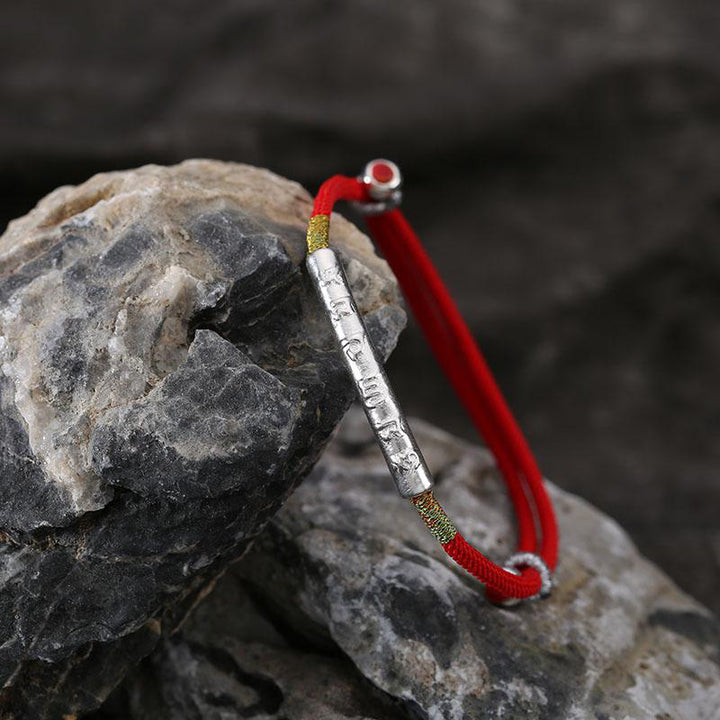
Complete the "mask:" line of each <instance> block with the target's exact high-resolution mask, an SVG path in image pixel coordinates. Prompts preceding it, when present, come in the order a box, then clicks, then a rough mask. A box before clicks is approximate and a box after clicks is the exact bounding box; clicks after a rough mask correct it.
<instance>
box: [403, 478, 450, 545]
mask: <svg viewBox="0 0 720 720" xmlns="http://www.w3.org/2000/svg"><path fill="white" fill-rule="evenodd" d="M410 502H411V503H412V504H413V505H414V506H415V509H416V510H417V511H418V515H420V517H421V518H422V521H423V522H424V523H425V525H427V528H428V530H429V531H430V532H431V533H432V534H433V535H434V536H435V537H436V538H437V539H438V541H439V542H440V544H441V545H445V543H449V542H450V541H451V540H452V539H453V538H454V537H455V535H457V528H456V527H455V526H454V525H453V524H452V522H450V518H449V517H448V516H447V515H446V514H445V511H444V510H443V509H442V506H441V505H440V503H439V502H438V501H437V500H436V499H435V496H434V495H433V494H432V490H428V491H427V492H424V493H422V495H416V496H415V497H414V498H410Z"/></svg>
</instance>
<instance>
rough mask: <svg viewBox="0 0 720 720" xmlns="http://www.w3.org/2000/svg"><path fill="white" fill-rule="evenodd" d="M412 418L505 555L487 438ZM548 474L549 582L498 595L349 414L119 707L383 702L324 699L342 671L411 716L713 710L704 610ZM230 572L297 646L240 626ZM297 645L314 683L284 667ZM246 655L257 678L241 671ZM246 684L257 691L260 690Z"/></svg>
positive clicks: (715, 670)
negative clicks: (148, 677) (439, 534)
mask: <svg viewBox="0 0 720 720" xmlns="http://www.w3.org/2000/svg"><path fill="white" fill-rule="evenodd" d="M414 426H415V429H416V432H417V435H418V438H419V440H420V442H421V445H422V446H423V448H425V449H426V451H427V455H428V460H429V463H430V465H431V467H432V468H433V470H434V471H435V473H436V476H437V477H438V479H439V490H438V492H439V495H440V496H441V497H442V498H443V500H444V501H445V503H446V506H447V507H448V509H449V511H450V512H451V514H452V516H453V517H454V518H455V519H456V520H457V521H458V523H459V525H460V526H461V527H462V529H463V530H464V531H465V532H466V533H467V535H468V537H469V538H471V539H472V540H473V541H475V542H476V543H478V544H479V545H480V546H481V547H483V548H485V549H487V551H488V552H489V554H490V555H491V556H493V557H495V558H497V559H502V558H503V557H505V556H506V555H507V554H508V552H509V551H510V545H511V542H512V530H511V526H510V512H509V508H508V503H507V500H506V497H505V494H504V492H503V488H502V486H501V482H500V481H499V479H498V477H497V476H496V473H495V470H494V468H493V465H492V463H491V462H490V459H489V457H488V455H487V453H486V452H485V451H484V450H481V449H478V448H477V447H473V446H469V445H467V444H465V443H463V442H462V441H460V440H458V439H456V438H454V437H452V436H450V435H448V434H445V433H444V432H441V431H439V430H437V429H435V428H433V427H431V426H429V425H427V424H424V423H420V422H416V423H414ZM551 490H552V495H553V499H554V501H555V504H556V507H557V510H558V514H559V521H560V528H561V531H562V540H563V544H562V559H561V563H560V566H559V571H558V574H557V582H558V586H557V589H556V590H555V592H554V594H553V596H552V598H551V599H550V600H547V601H544V602H541V603H535V604H529V605H524V606H521V607H519V608H516V609H512V610H503V609H498V608H496V607H494V606H491V605H489V604H487V603H486V602H485V601H484V599H483V596H482V593H481V591H480V589H479V587H478V585H477V584H476V583H475V582H474V581H473V580H472V579H471V578H469V577H468V576H466V575H465V574H463V573H462V572H461V571H460V570H459V569H457V568H456V567H455V566H454V565H453V564H452V563H451V562H450V561H449V560H447V558H446V557H445V555H444V554H443V552H442V550H441V549H440V548H439V547H438V546H437V544H436V543H435V541H434V540H433V539H432V538H431V537H430V536H429V534H427V532H426V531H425V530H424V527H423V526H422V525H421V523H420V521H419V520H418V518H417V517H416V515H415V513H414V510H413V509H412V508H411V507H410V505H409V504H408V503H404V502H402V501H401V500H400V499H399V498H398V497H397V496H396V494H395V491H394V489H393V487H392V483H391V482H390V479H389V477H388V474H387V471H386V469H385V466H384V461H383V459H382V457H381V456H380V454H379V452H378V451H377V449H376V446H375V445H374V443H373V442H372V441H371V439H370V438H369V436H368V433H367V430H366V428H365V426H364V421H363V419H362V418H361V419H360V420H358V418H357V417H356V416H353V415H350V416H348V419H347V420H346V421H345V423H344V425H343V428H342V431H341V433H340V434H339V435H338V436H337V438H336V439H335V440H334V441H333V443H332V445H331V446H330V447H329V448H328V451H327V452H326V454H325V455H324V456H323V458H322V460H321V461H320V462H319V463H318V465H317V466H316V467H315V469H314V470H313V472H312V474H311V475H310V477H309V478H308V479H307V480H306V481H305V482H304V483H303V485H302V486H301V487H300V488H299V489H298V490H297V492H296V493H295V494H294V495H293V496H292V498H291V499H290V500H289V501H288V503H287V504H286V505H285V507H284V508H283V509H282V510H281V512H280V513H278V515H277V516H276V517H275V518H274V519H273V520H272V521H271V523H270V524H269V526H268V527H267V528H266V530H265V531H264V532H263V534H262V535H261V536H260V537H259V538H258V539H257V540H256V542H255V544H254V545H253V547H252V549H251V550H250V552H249V553H248V554H247V555H246V556H245V558H244V559H243V560H241V561H240V562H239V563H238V565H237V566H235V567H234V568H233V569H232V570H231V576H230V577H228V578H226V579H225V580H223V581H222V584H221V586H220V587H221V589H219V590H218V593H219V596H218V598H215V597H213V596H211V597H210V598H209V600H208V604H207V605H204V606H202V607H201V613H202V615H201V617H200V619H199V620H198V619H196V620H193V621H192V622H191V624H190V625H189V628H188V629H187V630H185V631H184V633H182V634H181V635H180V636H179V637H177V638H175V639H174V640H172V641H168V642H166V643H164V644H163V647H162V650H161V651H160V652H159V653H157V654H155V655H154V656H153V662H152V668H153V672H154V673H155V674H156V677H158V678H160V682H159V687H160V696H161V697H160V698H159V700H158V697H157V696H156V697H155V701H156V702H159V704H158V705H151V704H149V703H150V695H149V694H148V691H147V690H145V692H143V689H142V687H140V686H139V685H138V684H137V682H136V683H135V684H134V685H132V684H131V687H130V689H129V690H128V692H129V694H130V696H131V697H132V698H133V702H134V707H135V711H134V713H135V714H133V715H132V717H134V718H138V719H140V718H141V719H143V720H144V718H146V717H149V716H148V715H147V714H143V712H147V708H148V707H153V708H155V711H156V712H157V714H156V715H152V717H158V718H163V719H164V718H171V719H172V720H175V719H176V718H177V719H178V720H179V718H191V717H198V718H199V717H203V718H226V719H227V720H231V719H235V718H241V717H254V718H296V717H298V718H300V717H303V718H304V717H310V716H312V713H311V712H310V711H309V710H308V708H312V711H313V712H317V717H326V716H327V717H347V716H352V717H356V716H360V717H392V715H389V714H387V715H383V714H382V710H381V707H380V706H378V705H377V704H375V705H368V706H366V709H365V710H364V711H361V710H360V709H358V706H357V705H356V704H355V702H354V701H351V700H348V704H347V706H346V707H345V708H344V709H343V710H340V711H337V710H336V711H335V712H336V714H335V715H333V714H329V715H324V714H323V713H326V712H328V711H327V710H326V708H327V702H328V701H327V689H328V688H327V687H326V683H331V684H333V686H334V687H336V688H337V691H338V693H339V694H340V696H342V697H346V696H347V693H348V683H349V684H350V685H351V686H352V685H354V686H355V687H356V688H358V689H359V688H362V687H364V686H366V683H367V681H370V683H371V684H372V685H373V686H374V687H375V688H376V689H377V690H378V691H381V692H382V694H384V696H385V702H386V703H387V702H389V701H394V702H395V703H396V712H397V713H398V716H399V717H404V718H408V719H409V718H431V719H432V720H440V719H443V720H455V719H458V720H459V719H461V718H462V719H469V720H475V719H477V720H479V719H480V718H483V719H485V718H537V719H547V720H560V719H564V718H567V719H568V720H570V719H574V720H580V719H585V718H596V719H597V718H599V719H604V720H610V719H613V720H615V719H617V720H619V719H620V718H623V719H628V720H629V719H638V720H639V719H642V720H646V719H647V720H651V719H652V720H658V719H661V718H662V719H667V718H678V719H680V720H715V719H716V718H717V709H718V707H720V625H719V624H718V622H717V620H716V619H715V618H714V617H713V616H712V615H711V614H710V613H709V612H708V611H707V610H706V609H705V608H703V607H702V606H701V605H700V604H698V603H697V602H695V601H694V600H692V599H690V598H689V597H688V596H687V595H685V594H684V593H682V592H681V591H680V590H678V589H677V587H676V586H675V585H674V584H673V583H672V582H671V581H670V580H669V579H668V578H667V577H666V576H665V575H664V574H663V573H662V572H660V571H659V570H658V569H657V568H656V567H655V566H654V565H652V564H651V563H649V562H648V561H647V560H645V559H644V558H642V557H641V556H640V555H639V553H638V552H637V550H636V549H635V547H634V546H633V544H632V543H631V541H630V540H629V538H628V536H627V535H626V534H625V533H624V532H623V531H622V530H621V529H620V527H619V526H618V525H617V524H616V523H615V522H614V521H613V520H611V519H609V518H608V517H607V516H605V515H603V514H601V513H599V512H598V511H597V510H594V509H593V508H592V507H591V506H589V505H588V504H587V503H586V502H584V501H583V500H581V499H579V498H577V497H575V496H573V495H570V494H568V493H565V492H563V491H561V490H560V489H558V488H556V487H555V486H551ZM238 578H241V579H242V582H243V583H245V584H246V586H247V587H249V588H250V592H251V594H252V596H253V597H254V598H255V599H256V602H257V603H258V607H260V608H261V610H262V612H263V614H264V615H265V617H266V618H269V619H270V620H271V621H272V622H273V623H274V624H275V627H276V628H280V629H281V631H282V633H283V637H284V638H285V641H284V642H285V643H289V644H290V645H292V646H293V647H294V655H293V654H292V653H291V651H290V650H287V649H283V650H282V651H280V650H278V649H276V647H277V645H278V643H277V642H276V639H273V637H272V636H268V635H267V633H265V631H262V632H263V633H265V634H264V636H263V637H259V636H258V633H259V632H261V631H260V630H259V629H258V628H260V627H261V626H260V625H259V623H258V622H253V624H252V625H251V626H250V627H242V623H243V617H245V612H246V611H245V609H244V607H243V604H242V603H241V602H240V601H237V600H236V603H237V605H236V609H235V610H234V609H233V603H232V602H230V603H228V602H227V599H226V598H227V597H228V593H229V592H235V593H236V594H235V595H234V597H239V596H238V595H237V591H236V590H235V591H233V588H235V587H236V585H237V582H238ZM250 617H251V615H250ZM274 632H276V631H274ZM283 648H284V644H283ZM221 649H222V650H223V651H224V653H225V654H224V655H222V658H224V659H221V655H220V654H219V650H221ZM338 651H340V653H341V655H340V657H338V655H337V653H338ZM228 653H229V654H230V655H231V656H232V658H233V661H232V662H231V661H230V659H229V656H228ZM288 654H289V656H291V657H292V658H293V659H292V661H288V663H287V664H283V662H281V661H280V658H286V657H288ZM322 655H324V657H323V658H321V657H320V656H322ZM213 658H214V659H213ZM343 658H344V659H349V660H350V661H351V662H352V664H353V665H354V666H355V668H356V672H355V676H354V679H352V677H351V675H352V674H351V673H349V672H348V671H347V664H343V663H344V659H343ZM313 663H314V664H315V666H316V667H317V675H316V681H315V682H311V681H310V680H309V679H308V680H307V681H301V682H297V679H298V677H301V678H306V677H308V676H307V675H306V674H305V672H306V671H307V667H308V665H311V664H313ZM328 664H331V665H332V667H333V668H334V670H333V672H328ZM299 666H300V667H301V668H302V669H301V670H299V669H298V667H299ZM252 667H255V670H256V672H257V673H258V675H259V676H260V677H262V679H263V685H262V687H263V688H264V689H263V690H261V689H260V688H259V686H258V682H259V681H258V679H257V677H256V678H255V682H256V684H255V685H254V686H253V685H252V682H251V681H250V680H249V679H248V674H251V673H252ZM238 668H239V669H240V671H238ZM341 668H344V670H342V672H341V671H340V669H341ZM239 672H240V674H239ZM249 687H254V688H255V690H254V693H251V694H250V696H248V693H249ZM316 693H317V695H316ZM330 694H331V695H332V693H330ZM259 697H264V698H266V699H267V698H271V697H272V698H274V700H273V702H272V703H270V702H269V701H267V702H266V703H265V704H264V705H263V706H262V707H260V703H261V701H260V700H259V699H258V698H259ZM370 697H371V698H372V699H373V701H374V702H375V703H377V702H379V699H378V698H379V696H378V695H377V694H376V695H374V696H370ZM323 703H325V704H323ZM221 705H222V712H221V711H220V710H218V707H219V706H221ZM300 707H301V708H302V709H297V710H291V709H290V708H300ZM158 708H163V712H164V713H165V714H162V713H161V712H160V711H159V710H158ZM251 708H252V710H251ZM143 709H144V710H143ZM308 712H310V714H309V715H308V714H307V713H308ZM109 717H113V716H112V715H110V716H109ZM116 717H126V716H125V715H122V714H121V715H119V716H116Z"/></svg>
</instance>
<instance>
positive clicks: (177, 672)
mask: <svg viewBox="0 0 720 720" xmlns="http://www.w3.org/2000/svg"><path fill="white" fill-rule="evenodd" d="M276 621H277V618H274V617H272V613H268V609H267V605H266V603H264V602H262V601H260V602H258V601H256V600H253V599H252V598H251V597H250V595H249V594H248V592H247V589H246V588H245V587H244V585H243V583H242V581H241V580H240V578H239V577H238V576H237V574H236V573H228V574H227V575H225V576H224V577H223V578H222V579H220V580H219V582H218V584H217V587H216V588H215V589H214V590H213V591H212V593H211V595H210V596H209V597H208V599H207V600H206V601H204V602H203V603H201V604H200V605H199V606H198V608H197V609H196V611H195V612H194V613H193V614H192V615H191V616H190V618H189V620H188V621H187V623H186V624H185V625H184V626H183V628H182V630H181V631H180V632H178V633H177V634H176V635H175V636H173V637H172V638H168V639H166V640H165V641H163V642H162V643H161V644H160V645H159V647H158V649H157V651H156V652H154V653H153V654H152V655H151V656H150V657H149V658H148V659H147V660H145V661H144V662H143V663H142V664H141V665H140V666H139V667H138V669H137V670H136V671H135V672H133V673H132V674H131V675H130V676H128V678H127V679H126V680H125V682H124V683H123V685H122V686H121V687H120V688H119V690H118V691H116V693H115V694H114V695H113V696H112V697H111V699H110V700H109V701H108V703H107V704H106V705H105V706H103V708H102V710H101V712H100V713H98V714H97V715H93V716H92V717H93V720H100V718H116V719H118V720H119V718H123V720H128V718H133V720H186V719H187V718H194V717H198V718H204V719H208V720H209V719H211V718H217V719H218V720H219V719H220V718H223V719H224V720H229V719H230V718H248V717H251V718H256V719H257V720H261V719H265V718H279V717H284V718H292V719H293V720H338V719H340V718H348V719H349V718H353V719H360V718H378V719H379V718H383V719H384V720H393V719H394V718H397V719H398V720H401V719H402V718H404V717H405V714H404V713H403V712H402V711H401V710H400V709H399V708H397V707H396V706H395V703H393V701H392V699H391V698H388V697H387V696H386V695H385V694H384V693H382V692H380V691H378V690H377V689H376V688H373V686H372V685H371V684H370V683H369V682H367V681H365V680H364V679H363V678H362V677H361V676H360V675H359V674H358V672H357V670H356V668H355V667H354V665H353V664H352V663H351V662H350V660H348V659H347V658H345V657H343V656H342V655H341V654H339V653H338V652H337V649H336V648H333V647H332V646H328V647H326V648H314V649H302V648H301V647H298V642H297V640H296V639H295V638H292V637H286V635H285V634H284V631H286V630H287V628H285V627H283V626H282V624H280V630H279V629H278V627H277V626H276V624H275V623H276Z"/></svg>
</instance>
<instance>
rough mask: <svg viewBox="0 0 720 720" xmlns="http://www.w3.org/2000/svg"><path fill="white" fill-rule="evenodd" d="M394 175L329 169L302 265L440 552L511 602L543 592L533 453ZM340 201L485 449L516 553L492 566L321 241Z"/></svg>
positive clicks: (381, 164) (548, 569) (554, 542)
mask: <svg viewBox="0 0 720 720" xmlns="http://www.w3.org/2000/svg"><path fill="white" fill-rule="evenodd" d="M400 184H401V176H400V172H399V170H398V168H397V166H396V165H395V164H394V163H392V162H390V161H388V160H373V161H372V162H370V163H368V165H367V167H366V168H365V172H364V174H363V175H362V176H361V177H358V178H351V177H345V176H343V175H334V176H333V177H331V178H329V179H328V180H326V181H325V182H324V183H323V184H322V185H321V187H320V190H319V191H318V194H317V197H316V198H315V204H314V207H313V213H312V216H311V218H310V222H309V224H308V233H307V245H308V257H307V265H308V269H309V271H310V275H311V276H312V278H313V280H314V282H315V285H316V288H317V290H318V294H319V296H320V299H321V301H322V303H323V305H324V306H325V308H326V310H327V312H328V314H329V317H330V321H331V324H332V326H333V330H334V331H335V334H336V336H337V339H338V342H339V345H340V350H341V352H342V355H343V358H344V360H345V364H346V366H347V368H348V370H349V372H350V374H351V376H352V378H353V380H354V381H355V384H356V387H357V391H358V396H359V399H360V402H361V403H362V405H363V407H364V409H365V412H366V414H367V417H368V420H369V421H370V425H371V426H372V428H373V431H374V432H375V436H376V437H377V440H378V443H379V445H380V447H381V449H382V451H383V454H384V455H385V459H386V460H387V463H388V467H389V469H390V472H391V474H392V476H393V479H394V480H395V483H396V485H397V487H398V490H399V492H400V494H401V495H402V496H403V497H407V498H408V499H409V500H410V502H412V503H413V505H414V506H415V509H416V510H417V512H418V513H419V515H420V517H421V518H422V520H423V522H424V523H425V525H426V526H427V527H428V529H429V530H430V532H431V533H432V534H433V535H434V536H435V537H436V538H437V539H438V541H439V542H440V543H441V545H442V547H443V549H444V550H445V552H447V554H448V555H449V556H450V557H451V558H453V560H455V562H457V563H458V564H459V565H460V566H462V567H463V568H465V570H467V571H468V572H469V573H471V574H472V575H474V576H475V577H476V578H477V579H478V580H480V582H481V583H483V584H484V585H485V587H486V592H487V596H488V598H489V599H490V600H491V601H493V602H496V603H503V604H511V603H512V602H513V601H516V600H520V599H535V598H539V597H544V596H546V595H549V593H550V590H551V587H552V572H553V571H554V569H555V566H556V564H557V556H558V542H559V541H558V529H557V523H556V520H555V513H554V511H553V507H552V503H551V501H550V498H549V496H548V494H547V491H546V489H545V485H544V483H543V479H542V476H541V474H540V471H539V470H538V467H537V463H536V462H535V458H534V457H533V455H532V452H531V451H530V448H529V447H528V444H527V442H526V440H525V438H524V436H523V434H522V432H521V430H520V428H519V427H518V425H517V423H516V421H515V419H514V418H513V416H512V413H511V412H510V409H509V408H508V406H507V403H506V402H505V400H504V398H503V396H502V393H501V392H500V390H499V388H498V386H497V384H496V383H495V380H494V379H493V377H492V374H491V372H490V370H489V368H488V366H487V363H486V362H485V359H484V358H483V356H482V354H481V353H480V350H479V349H478V347H477V345H476V344H475V341H474V340H473V337H472V335H471V333H470V331H469V330H468V328H467V325H466V324H465V322H464V321H463V319H462V317H461V315H460V313H459V311H458V309H457V307H456V306H455V303H454V302H453V300H452V298H451V297H450V295H449V293H448V291H447V288H446V287H445V285H444V283H443V282H442V280H441V278H440V276H439V275H438V273H437V271H436V269H435V267H434V266H433V264H432V262H431V260H430V258H429V257H428V255H427V253H426V252H425V250H424V249H423V247H422V245H421V243H420V241H419V239H418V237H417V236H416V235H415V233H414V232H413V230H412V228H411V227H410V225H409V223H408V222H407V220H406V219H405V217H404V216H403V215H402V213H401V212H400V211H399V210H398V209H397V205H398V204H399V202H400V199H401V191H400ZM340 200H349V201H352V202H354V203H356V205H357V207H358V208H359V209H360V210H361V211H362V212H364V213H365V214H366V215H367V223H368V226H369V229H370V232H371V234H372V236H373V237H374V239H375V241H376V242H377V244H378V245H379V247H380V249H381V251H382V253H383V255H384V256H385V258H386V260H387V261H388V263H389V264H390V267H391V268H392V270H393V272H394V273H395V275H396V276H397V278H398V281H399V282H400V286H401V288H402V290H403V294H404V295H405V298H406V300H407V302H408V304H409V305H410V307H411V309H412V311H413V313H414V314H415V316H416V318H417V320H418V322H419V324H420V326H421V327H422V329H423V332H424V333H425V336H426V338H427V340H428V342H429V344H430V346H431V348H432V350H433V353H434V354H435V357H436V358H437V360H438V362H439V364H440V366H441V367H442V369H443V371H444V372H445V374H446V375H447V377H448V379H449V380H450V383H451V384H452V386H453V388H454V390H455V392H456V393H457V395H458V397H459V398H460V400H461V401H462V403H463V405H464V407H465V409H466V411H467V412H468V414H469V415H470V417H471V419H472V421H473V423H474V425H475V427H476V428H477V430H478V432H479V433H480V435H481V436H482V437H483V438H484V440H485V442H486V443H487V445H488V447H489V448H490V450H491V452H492V453H493V455H494V457H495V459H496V461H497V464H498V468H499V469H500V472H501V474H502V476H503V478H504V479H505V483H506V485H507V488H508V493H509V495H510V499H511V501H512V504H513V507H514V509H515V514H516V516H517V521H518V540H517V542H518V549H517V552H516V553H515V554H514V555H513V556H511V557H510V558H508V559H507V560H506V561H505V562H504V563H503V564H502V565H498V564H496V563H494V562H492V561H491V560H489V559H488V558H487V557H485V556H484V555H483V554H482V553H481V552H480V551H478V550H477V549H475V548H474V547H473V546H472V545H470V544H469V543H468V542H467V541H466V540H465V538H463V536H462V535H461V534H460V533H459V532H458V531H457V529H456V528H455V526H454V525H453V524H452V522H451V521H450V519H449V518H448V516H447V514H446V513H445V511H444V510H443V508H442V506H441V505H440V503H439V502H438V501H437V499H436V498H435V496H434V494H433V491H432V487H433V481H432V477H431V475H430V472H429V470H428V469H427V466H426V464H425V460H424V459H423V456H422V453H421V452H420V449H419V448H418V446H417V443H416V442H415V439H414V438H413V435H412V432H411V430H410V428H409V426H408V424H407V421H406V420H405V417H404V415H403V413H402V410H401V409H400V406H399V405H398V403H397V400H396V399H395V396H394V394H393V392H392V389H391V388H390V385H389V382H388V379H387V376H386V374H385V371H384V369H383V367H382V364H381V363H380V362H379V360H378V358H377V354H376V352H375V349H374V348H373V346H372V343H371V341H370V339H369V337H368V335H367V332H366V330H365V327H364V325H363V322H362V319H361V317H360V314H359V312H358V310H357V307H356V306H355V303H354V301H353V297H352V292H351V290H350V287H349V285H348V282H347V279H346V278H345V274H344V272H343V269H342V266H341V264H340V262H339V260H338V258H337V256H336V255H335V253H334V252H333V251H332V250H331V249H330V247H329V228H330V214H331V213H332V210H333V207H334V205H335V203H336V202H338V201H340Z"/></svg>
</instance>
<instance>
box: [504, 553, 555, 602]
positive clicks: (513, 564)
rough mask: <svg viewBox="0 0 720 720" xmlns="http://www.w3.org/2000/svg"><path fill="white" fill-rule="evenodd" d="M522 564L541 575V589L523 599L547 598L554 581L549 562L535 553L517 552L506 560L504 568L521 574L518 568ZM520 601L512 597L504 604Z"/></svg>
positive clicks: (515, 573)
mask: <svg viewBox="0 0 720 720" xmlns="http://www.w3.org/2000/svg"><path fill="white" fill-rule="evenodd" d="M522 566H526V567H531V568H533V569H534V570H537V571H538V574H539V575H540V591H539V592H538V593H536V594H535V595H532V596H531V597H528V598H523V599H524V600H539V599H541V598H546V597H547V596H548V595H550V593H551V592H552V587H553V581H552V573H551V572H550V568H549V567H548V566H547V563H546V562H545V561H544V560H543V559H542V558H541V557H540V556H539V555H536V554H535V553H530V552H524V553H515V554H514V555H511V556H510V557H509V558H508V559H507V560H506V561H505V563H504V564H503V569H504V570H507V571H508V572H511V573H513V574H514V575H520V571H519V569H518V568H520V567H522ZM519 601H520V600H519V599H518V598H510V599H509V600H506V601H505V602H503V605H505V606H506V607H510V606H512V605H517V603H518V602H519Z"/></svg>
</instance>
